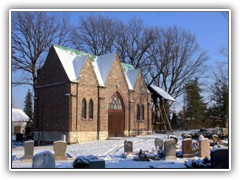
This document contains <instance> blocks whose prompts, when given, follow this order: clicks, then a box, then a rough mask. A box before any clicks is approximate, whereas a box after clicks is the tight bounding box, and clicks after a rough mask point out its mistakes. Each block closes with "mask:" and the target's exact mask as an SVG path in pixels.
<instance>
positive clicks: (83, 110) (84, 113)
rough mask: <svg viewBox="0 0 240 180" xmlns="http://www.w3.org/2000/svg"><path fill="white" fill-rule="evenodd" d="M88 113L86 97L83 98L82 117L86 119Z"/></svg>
mask: <svg viewBox="0 0 240 180" xmlns="http://www.w3.org/2000/svg"><path fill="white" fill-rule="evenodd" d="M86 115H87V102H86V99H85V98H84V99H83V100H82V119H86Z"/></svg>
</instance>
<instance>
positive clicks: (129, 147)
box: [124, 141, 133, 153]
mask: <svg viewBox="0 0 240 180" xmlns="http://www.w3.org/2000/svg"><path fill="white" fill-rule="evenodd" d="M124 152H125V153H132V152H133V142H132V141H124Z"/></svg>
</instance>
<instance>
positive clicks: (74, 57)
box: [53, 45, 88, 82]
mask: <svg viewBox="0 0 240 180" xmlns="http://www.w3.org/2000/svg"><path fill="white" fill-rule="evenodd" d="M53 47H54V48H55V51H56V52H57V55H58V57H59V59H60V61H61V63H62V66H63V68H64V70H65V72H66V74H67V76H68V78H69V80H70V81H71V82H76V81H77V79H78V76H79V74H80V72H81V70H82V68H83V66H84V64H85V62H86V60H87V57H88V56H87V55H80V54H77V53H76V52H75V51H72V50H69V49H67V48H65V49H64V48H62V47H61V46H57V45H54V46H53Z"/></svg>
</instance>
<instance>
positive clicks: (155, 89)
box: [148, 85, 176, 101]
mask: <svg viewBox="0 0 240 180" xmlns="http://www.w3.org/2000/svg"><path fill="white" fill-rule="evenodd" d="M148 89H149V91H150V92H153V93H156V94H157V95H159V96H161V97H163V98H164V99H166V100H170V101H176V100H175V99H174V98H173V97H172V96H171V95H170V94H168V93H167V92H166V91H164V90H163V89H162V88H160V87H158V86H154V85H150V86H148Z"/></svg>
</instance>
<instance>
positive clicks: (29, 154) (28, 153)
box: [23, 140, 34, 161]
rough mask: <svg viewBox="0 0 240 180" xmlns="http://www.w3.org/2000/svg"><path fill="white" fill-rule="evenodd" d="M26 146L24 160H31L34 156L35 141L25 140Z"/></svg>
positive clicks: (24, 145)
mask: <svg viewBox="0 0 240 180" xmlns="http://www.w3.org/2000/svg"><path fill="white" fill-rule="evenodd" d="M23 147H24V156H23V160H24V161H31V160H32V158H33V150H34V141H33V140H30V141H25V142H24V144H23Z"/></svg>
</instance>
